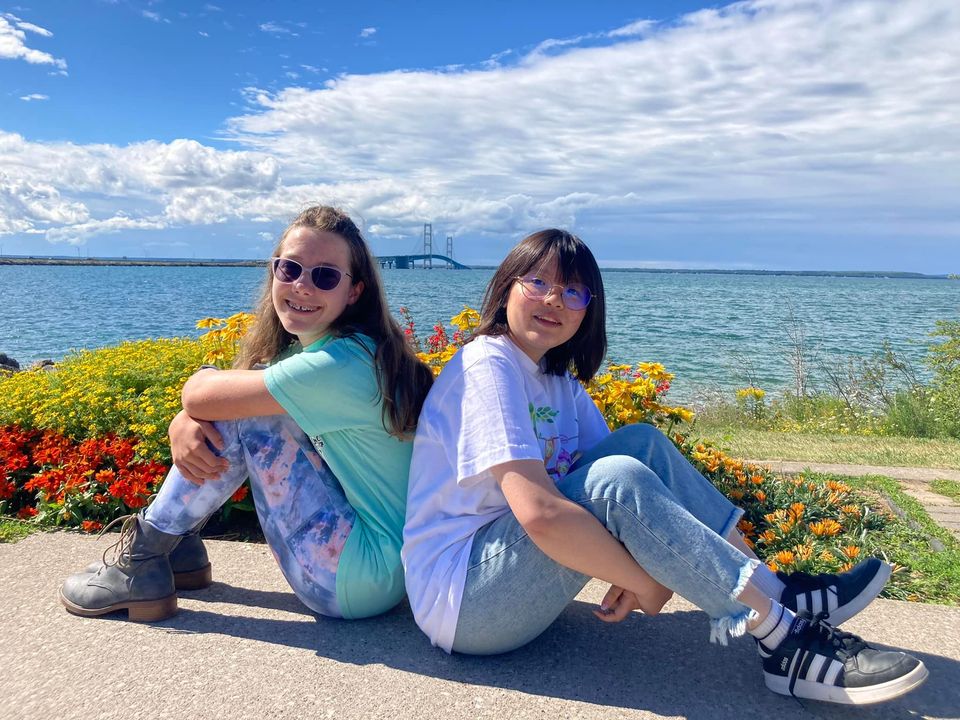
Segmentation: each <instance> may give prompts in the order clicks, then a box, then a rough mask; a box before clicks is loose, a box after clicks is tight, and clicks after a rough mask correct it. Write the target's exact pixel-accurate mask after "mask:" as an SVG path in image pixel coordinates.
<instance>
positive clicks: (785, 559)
mask: <svg viewBox="0 0 960 720" xmlns="http://www.w3.org/2000/svg"><path fill="white" fill-rule="evenodd" d="M773 560H774V562H776V563H777V564H778V565H781V566H782V565H792V564H793V563H794V561H795V560H796V557H795V556H794V554H793V553H792V552H791V551H790V550H781V551H780V552H778V553H777V554H776V555H774V556H773Z"/></svg>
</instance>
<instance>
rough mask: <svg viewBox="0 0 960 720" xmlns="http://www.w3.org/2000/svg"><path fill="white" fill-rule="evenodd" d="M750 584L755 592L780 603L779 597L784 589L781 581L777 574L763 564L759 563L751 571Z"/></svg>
mask: <svg viewBox="0 0 960 720" xmlns="http://www.w3.org/2000/svg"><path fill="white" fill-rule="evenodd" d="M750 582H752V583H753V584H754V586H755V587H756V588H757V590H759V591H760V592H762V593H763V594H764V595H766V596H767V597H768V598H773V599H774V600H776V601H777V602H779V601H780V596H781V595H783V589H784V588H785V587H786V585H784V584H783V581H782V580H781V579H780V578H778V577H777V574H776V573H775V572H774V571H773V570H771V569H770V568H768V567H767V566H766V565H765V564H764V563H760V564H759V565H758V566H757V568H756V569H755V570H754V571H753V575H751V576H750Z"/></svg>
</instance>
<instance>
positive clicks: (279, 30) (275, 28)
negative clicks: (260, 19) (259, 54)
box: [260, 20, 299, 37]
mask: <svg viewBox="0 0 960 720" xmlns="http://www.w3.org/2000/svg"><path fill="white" fill-rule="evenodd" d="M260 30H262V31H263V32H265V33H270V34H271V35H292V36H293V37H299V34H298V33H296V32H294V31H293V30H291V29H290V28H288V27H285V26H283V25H281V24H280V23H276V22H273V21H272V20H271V21H269V22H265V23H261V25H260Z"/></svg>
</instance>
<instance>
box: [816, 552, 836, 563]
mask: <svg viewBox="0 0 960 720" xmlns="http://www.w3.org/2000/svg"><path fill="white" fill-rule="evenodd" d="M820 559H821V560H823V562H825V563H832V562H834V561H836V559H837V558H835V557H834V555H833V553H832V552H830V551H829V550H824V551H823V552H822V553H820Z"/></svg>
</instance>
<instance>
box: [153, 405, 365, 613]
mask: <svg viewBox="0 0 960 720" xmlns="http://www.w3.org/2000/svg"><path fill="white" fill-rule="evenodd" d="M214 425H215V427H216V428H217V431H218V432H219V433H220V435H221V436H222V437H223V440H224V443H225V448H224V450H223V451H222V452H220V453H219V454H220V455H221V456H222V457H224V458H226V459H227V461H228V462H229V463H230V467H229V469H228V470H227V471H226V472H224V473H223V474H221V475H220V477H219V478H217V479H216V480H207V481H206V482H204V483H203V484H202V485H197V484H195V483H192V482H190V481H189V480H187V479H186V478H185V477H184V476H183V475H182V474H181V473H180V471H179V470H178V469H177V468H176V466H173V467H172V468H170V472H169V474H168V475H167V477H166V479H165V480H164V481H163V485H162V486H161V487H160V492H159V493H158V494H157V497H156V498H155V499H154V501H153V502H152V503H151V504H150V506H149V507H148V508H147V509H146V511H145V513H144V519H145V520H146V522H148V523H150V524H151V525H153V526H154V527H156V528H157V529H158V530H161V531H162V532H165V533H169V534H171V535H185V534H186V533H189V532H190V531H191V530H193V529H194V528H197V527H199V526H200V524H201V523H202V522H203V521H204V520H205V519H206V518H207V517H209V516H210V515H211V514H212V513H214V512H216V510H217V509H218V508H219V507H220V506H221V505H223V504H224V503H225V502H226V501H227V499H228V498H229V497H230V496H231V495H233V494H234V493H235V492H236V491H237V489H239V488H240V486H241V485H243V481H244V480H246V479H247V477H248V476H249V478H250V487H251V488H252V490H253V500H254V505H255V506H256V509H257V516H258V517H259V518H260V526H261V528H262V529H263V534H264V536H265V537H266V540H267V543H268V544H269V546H270V550H271V551H272V552H273V555H274V557H275V558H276V560H277V563H278V564H279V565H280V569H281V570H282V572H283V575H284V577H285V578H286V579H287V582H289V583H290V587H292V588H293V591H294V593H296V595H297V597H298V598H300V601H301V602H303V604H304V605H306V606H307V607H309V608H310V609H311V610H313V611H315V612H317V613H320V614H321V615H327V616H330V617H342V616H343V614H342V612H341V610H340V606H339V603H338V602H337V567H338V565H339V562H340V554H341V552H342V551H343V546H344V544H345V543H346V541H347V536H348V535H349V534H350V531H351V530H352V529H353V525H354V521H355V519H356V511H355V510H354V509H353V507H352V506H351V505H350V503H349V502H347V498H346V496H345V495H344V492H343V488H342V487H341V486H340V483H339V481H338V480H337V478H336V477H335V476H334V475H333V473H332V472H330V469H329V468H328V467H327V466H326V464H324V462H323V460H322V459H321V457H320V455H319V454H317V451H316V450H315V449H314V447H313V445H312V444H311V442H310V439H309V438H308V437H307V436H306V434H305V433H304V432H303V431H302V430H301V429H300V427H299V426H298V425H297V424H296V423H295V422H294V421H293V420H292V419H291V418H290V416H289V415H272V416H269V417H255V418H244V419H242V420H224V421H219V422H215V423H214Z"/></svg>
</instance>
